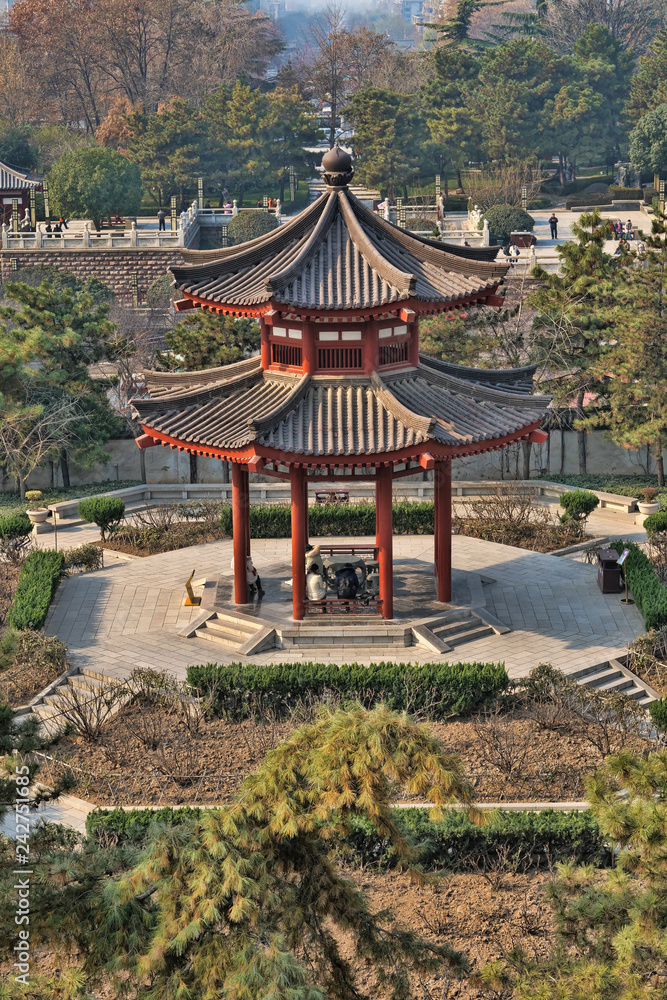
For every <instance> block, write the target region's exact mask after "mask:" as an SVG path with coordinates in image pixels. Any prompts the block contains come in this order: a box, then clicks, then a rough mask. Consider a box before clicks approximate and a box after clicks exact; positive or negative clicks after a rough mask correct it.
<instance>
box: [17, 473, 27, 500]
mask: <svg viewBox="0 0 667 1000" xmlns="http://www.w3.org/2000/svg"><path fill="white" fill-rule="evenodd" d="M16 485H17V486H18V489H19V496H20V497H21V500H25V479H24V478H23V476H21V475H19V476H17V479H16Z"/></svg>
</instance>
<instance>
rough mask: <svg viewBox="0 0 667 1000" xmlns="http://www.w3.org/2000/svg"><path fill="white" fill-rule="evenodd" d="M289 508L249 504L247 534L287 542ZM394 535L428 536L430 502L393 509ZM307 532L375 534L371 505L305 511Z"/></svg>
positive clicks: (226, 518)
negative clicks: (306, 512)
mask: <svg viewBox="0 0 667 1000" xmlns="http://www.w3.org/2000/svg"><path fill="white" fill-rule="evenodd" d="M291 510H292V508H291V506H290V504H251V506H250V534H251V536H252V538H289V537H290V535H291V534H292V523H291V516H292V515H291ZM393 517H394V534H395V535H432V534H433V501H432V500H424V501H419V502H415V503H411V502H410V501H409V500H404V501H400V502H398V503H395V504H394V505H393ZM220 525H221V527H222V530H223V532H224V533H225V535H231V533H232V508H231V506H230V505H225V506H224V507H223V508H222V513H221V515H220ZM308 528H309V532H310V534H311V536H312V537H313V538H316V537H318V536H320V535H347V536H352V537H360V536H363V535H374V534H375V504H374V503H367V502H364V503H350V504H347V503H340V504H338V503H336V504H334V503H332V504H321V505H318V504H315V505H314V506H312V507H309V508H308Z"/></svg>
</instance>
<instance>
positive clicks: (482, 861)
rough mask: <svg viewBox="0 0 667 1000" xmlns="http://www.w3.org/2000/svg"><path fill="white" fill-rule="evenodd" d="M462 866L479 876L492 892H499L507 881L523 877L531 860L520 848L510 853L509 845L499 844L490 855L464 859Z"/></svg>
mask: <svg viewBox="0 0 667 1000" xmlns="http://www.w3.org/2000/svg"><path fill="white" fill-rule="evenodd" d="M464 866H465V868H466V870H467V871H469V872H471V873H473V874H474V875H479V876H480V877H481V878H483V879H484V881H485V882H488V883H489V885H490V886H491V888H492V890H493V891H494V892H499V891H500V890H501V889H505V888H507V885H508V881H509V879H515V878H516V877H517V875H524V874H525V873H526V871H527V870H528V869H529V868H532V867H533V859H532V857H531V854H530V851H524V850H522V849H521V848H520V849H519V850H518V851H514V852H512V848H511V847H510V845H509V844H501V845H499V846H498V847H497V848H496V849H495V850H494V852H493V854H492V855H490V854H488V853H486V854H478V855H469V856H468V857H467V858H465V859H464Z"/></svg>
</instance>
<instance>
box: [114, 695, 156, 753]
mask: <svg viewBox="0 0 667 1000" xmlns="http://www.w3.org/2000/svg"><path fill="white" fill-rule="evenodd" d="M167 730H168V726H167V719H166V715H165V711H164V709H163V708H162V706H161V705H159V704H157V703H155V702H144V703H143V704H141V705H139V706H136V710H135V711H126V712H123V713H122V714H121V715H120V717H119V719H118V736H119V741H120V742H119V746H120V747H123V746H127V745H128V741H129V740H133V739H134V740H137V741H138V742H139V743H141V745H142V746H144V747H146V749H148V750H157V748H158V747H159V746H161V744H162V742H163V740H164V738H165V736H166V734H167ZM116 756H117V757H118V758H120V757H121V756H122V755H121V754H118V748H116Z"/></svg>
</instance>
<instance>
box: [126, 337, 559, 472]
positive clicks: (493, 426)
mask: <svg viewBox="0 0 667 1000" xmlns="http://www.w3.org/2000/svg"><path fill="white" fill-rule="evenodd" d="M534 371H535V369H534V367H533V366H529V367H525V368H515V369H510V370H508V371H503V372H497V371H484V370H480V369H473V368H463V367H459V366H457V365H448V364H447V363H445V362H440V361H436V360H434V359H432V358H427V357H423V356H422V357H420V364H419V367H418V368H410V369H405V370H403V371H397V372H393V373H387V374H385V375H383V376H382V377H380V376H379V375H378V374H377V373H373V374H372V375H370V376H368V375H351V374H350V375H345V376H340V375H338V376H336V375H331V376H323V375H315V376H309V375H303V374H298V373H295V374H292V373H286V372H276V371H271V370H266V371H264V370H262V367H261V363H260V360H259V358H251V359H249V360H247V361H240V362H237V363H236V364H233V365H226V366H225V367H224V368H213V369H209V370H207V371H201V372H185V373H174V374H162V373H159V372H149V373H148V374H147V375H146V386H147V389H148V391H149V393H150V397H149V398H143V399H135V400H133V405H134V406H135V408H136V410H137V412H138V415H139V418H140V420H141V422H142V424H143V425H144V428H145V430H146V432H147V433H148V434H151V435H154V436H155V438H156V439H157V440H161V441H162V442H163V443H166V444H168V443H172V442H182V443H183V444H185V445H186V446H187V445H188V444H190V445H192V446H193V450H196V451H199V452H200V453H201V454H211V455H216V454H218V455H219V454H220V452H224V451H227V450H229V449H243V448H247V447H248V446H260V450H261V449H262V448H265V449H271V450H275V451H279V452H290V453H294V454H302V455H304V456H321V457H323V458H325V459H326V458H331V459H335V458H338V459H341V458H343V457H355V458H360V457H363V456H368V461H369V462H372V458H371V456H373V455H377V454H382V453H387V452H394V451H400V450H404V449H409V448H411V447H412V446H420V447H418V448H417V452H420V451H423V450H424V443H425V442H428V441H432V442H433V443H435V444H438V445H441V446H444V447H445V448H446V449H447V450H448V451H449V450H450V449H451V454H452V455H458V456H461V455H466V454H472V453H474V452H479V451H485V450H487V448H486V447H485V442H488V447H489V449H490V448H496V447H498V439H499V438H505V437H508V436H511V437H512V438H514V437H516V436H521V432H522V430H524V429H525V431H526V433H529V432H530V431H531V430H532V429H533V428H535V427H536V426H538V425H539V423H540V420H541V418H542V416H543V414H544V411H545V410H546V408H547V405H548V402H549V400H548V398H546V397H544V396H533V395H529V393H530V390H531V386H532V376H533V373H534ZM454 372H456V375H455V374H453V373H454Z"/></svg>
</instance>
